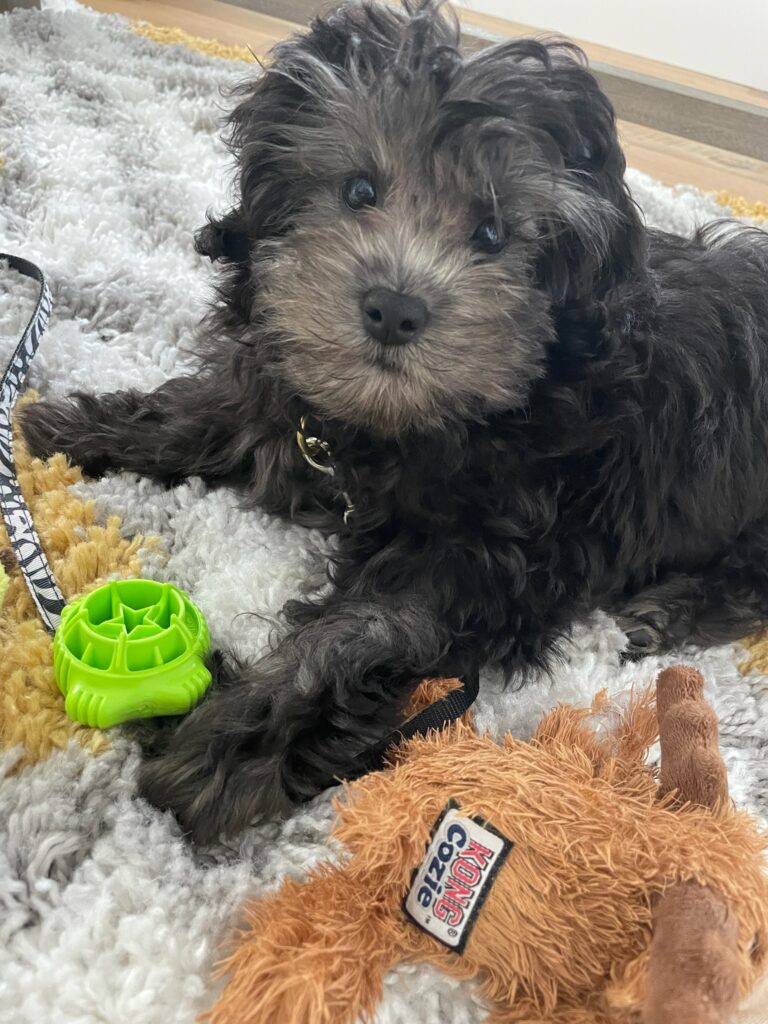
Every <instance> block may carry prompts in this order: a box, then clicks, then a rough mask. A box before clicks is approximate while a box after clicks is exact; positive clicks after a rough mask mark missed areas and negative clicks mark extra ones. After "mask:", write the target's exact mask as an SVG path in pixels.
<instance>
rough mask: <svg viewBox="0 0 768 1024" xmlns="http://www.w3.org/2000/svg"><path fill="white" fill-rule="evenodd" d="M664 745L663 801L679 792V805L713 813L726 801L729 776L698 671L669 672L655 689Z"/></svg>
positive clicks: (680, 669)
mask: <svg viewBox="0 0 768 1024" xmlns="http://www.w3.org/2000/svg"><path fill="white" fill-rule="evenodd" d="M656 707H657V714H658V718H659V734H660V740H661V784H660V787H659V796H666V794H667V793H670V792H671V791H672V790H677V802H678V803H688V802H690V803H693V804H698V805H699V806H701V807H710V808H712V809H713V810H714V808H715V807H716V806H717V805H718V804H720V803H722V802H724V801H725V800H727V799H728V777H727V774H726V770H725V764H724V762H723V759H722V757H721V756H720V750H719V747H718V727H717V716H716V715H715V712H714V711H713V710H712V708H711V707H710V706H709V704H707V702H706V701H705V700H704V680H703V679H702V676H701V673H700V672H697V671H696V669H693V668H688V667H687V666H685V665H676V666H674V667H673V668H668V669H665V670H664V671H663V672H662V673H661V675H660V676H659V679H658V682H657V684H656Z"/></svg>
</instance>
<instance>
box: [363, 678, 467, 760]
mask: <svg viewBox="0 0 768 1024" xmlns="http://www.w3.org/2000/svg"><path fill="white" fill-rule="evenodd" d="M461 683H462V685H461V687H460V688H459V689H458V690H452V691H451V692H450V693H447V694H446V695H445V696H444V697H441V698H440V700H436V701H435V703H434V704H430V705H429V707H428V708H424V710H423V711H420V712H419V713H418V714H417V715H414V716H413V718H409V719H408V721H407V722H403V724H402V725H401V726H400V727H399V728H398V729H395V731H394V732H392V733H390V734H389V736H387V738H386V739H385V740H383V741H382V742H381V743H379V744H377V745H376V746H375V747H373V748H372V749H371V750H368V751H366V752H365V753H364V754H361V755H360V756H359V757H358V759H357V764H356V766H355V769H354V771H352V772H349V773H348V774H347V775H345V776H344V778H345V780H352V779H357V778H359V777H360V776H361V775H365V774H366V772H372V771H377V770H378V769H380V768H381V767H382V764H383V762H384V760H385V757H386V753H387V750H388V749H389V748H390V747H393V746H396V745H397V744H398V743H403V742H404V741H405V740H410V739H413V737H414V736H423V735H424V734H425V733H427V732H430V730H433V729H442V728H444V727H445V726H446V725H450V723H451V722H455V721H456V719H457V718H461V716H462V715H463V714H464V712H465V711H468V710H469V709H470V708H471V707H472V705H473V704H474V703H475V701H476V700H477V695H478V692H479V690H480V668H479V666H478V665H473V666H472V668H471V669H469V670H468V671H467V672H465V673H464V674H463V675H462V676H461Z"/></svg>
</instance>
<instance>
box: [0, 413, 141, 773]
mask: <svg viewBox="0 0 768 1024" xmlns="http://www.w3.org/2000/svg"><path fill="white" fill-rule="evenodd" d="M32 400H34V396H31V395H28V396H25V397H24V398H23V399H21V401H20V402H19V406H20V407H21V406H23V405H24V404H26V403H27V402H29V401H32ZM14 455H15V457H16V467H17V471H18V477H19V483H20V485H21V490H22V492H23V494H24V497H25V498H26V501H27V504H28V505H29V508H30V511H31V513H32V517H33V519H34V522H35V527H36V528H37V532H38V535H39V536H40V540H41V541H42V544H43V547H44V548H45V551H46V554H47V555H48V560H49V562H50V564H51V568H52V569H53V573H54V575H55V577H56V580H57V582H58V584H59V586H60V587H61V589H62V591H63V593H64V596H65V597H66V598H67V599H69V598H72V597H75V596H77V595H79V594H82V593H85V592H86V591H89V590H92V589H93V588H94V587H95V586H97V585H98V584H99V583H102V582H104V581H105V580H107V579H114V578H115V577H127V576H139V575H140V574H141V560H140V558H139V549H140V548H144V549H147V548H151V547H156V546H157V545H158V543H159V542H158V541H157V540H154V541H150V542H148V541H146V540H145V539H143V538H142V537H135V538H134V539H133V540H130V541H129V540H126V539H125V538H124V537H122V536H121V534H120V520H119V518H118V517H117V516H112V517H110V518H109V519H108V520H107V522H106V523H105V524H103V525H99V524H98V523H97V521H96V509H95V506H94V504H93V502H91V501H82V500H81V499H80V498H78V497H77V495H75V494H73V493H72V491H71V490H70V486H71V485H72V484H74V483H78V482H79V481H80V480H82V476H81V474H80V470H79V469H77V468H75V467H73V466H70V465H69V463H68V462H67V459H66V458H65V456H64V455H54V456H53V458H51V459H49V460H48V461H47V462H41V461H40V460H39V459H33V458H32V457H31V456H30V454H29V452H28V451H27V449H26V446H25V445H24V443H23V441H22V439H21V437H18V436H17V437H16V439H15V442H14ZM7 547H8V535H7V533H6V532H5V529H4V527H3V526H2V525H0V548H6V549H7ZM8 561H9V563H11V570H10V574H9V581H8V590H7V593H6V596H5V601H4V602H3V606H2V608H0V664H1V665H2V687H1V688H0V748H8V747H13V746H17V745H20V746H21V747H23V749H24V756H23V759H22V761H21V763H20V764H19V765H17V768H20V767H23V766H24V765H26V764H30V763H33V762H36V761H39V760H41V759H42V758H45V757H47V756H48V754H49V753H51V751H52V750H55V749H57V748H62V747H65V746H66V745H67V744H68V743H69V742H70V740H72V739H75V740H77V741H78V742H79V743H81V744H82V745H83V746H84V747H86V748H87V749H88V750H90V751H91V752H92V753H99V752H101V751H102V750H106V749H107V748H108V746H109V741H108V739H107V736H106V734H105V733H103V732H101V731H100V730H98V729H89V728H86V727H85V726H82V725H79V724H78V723H77V722H72V721H71V720H70V719H69V718H67V716H66V714H65V713H64V699H63V697H62V696H61V693H60V692H59V689H58V687H57V685H56V681H55V679H54V676H53V656H52V645H53V640H52V638H51V636H50V634H49V633H48V632H47V630H46V629H45V627H44V626H43V624H42V622H41V620H40V617H39V616H38V614H37V610H36V608H35V605H34V603H33V601H32V598H31V596H30V594H29V591H28V590H27V588H26V586H25V584H24V580H23V578H22V576H21V573H20V572H19V570H18V569H17V568H16V569H14V567H13V564H12V559H8Z"/></svg>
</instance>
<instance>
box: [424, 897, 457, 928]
mask: <svg viewBox="0 0 768 1024" xmlns="http://www.w3.org/2000/svg"><path fill="white" fill-rule="evenodd" d="M432 913H433V914H434V915H435V917H437V918H439V919H440V920H441V921H445V923H446V924H447V925H452V926H454V927H455V926H456V925H457V924H460V923H461V919H462V918H463V917H464V914H463V913H462V911H461V909H460V908H459V907H457V906H456V904H455V903H454V902H453V901H452V900H449V899H446V897H445V896H441V897H440V899H439V900H438V901H437V903H436V904H435V906H434V910H433V911H432Z"/></svg>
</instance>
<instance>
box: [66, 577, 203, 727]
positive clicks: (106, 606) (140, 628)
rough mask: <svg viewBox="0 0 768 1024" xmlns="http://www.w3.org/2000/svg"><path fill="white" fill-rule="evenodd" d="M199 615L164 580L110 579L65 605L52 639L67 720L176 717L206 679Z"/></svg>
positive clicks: (101, 722) (98, 722)
mask: <svg viewBox="0 0 768 1024" xmlns="http://www.w3.org/2000/svg"><path fill="white" fill-rule="evenodd" d="M209 648H210V637H209V635H208V627H207V626H206V624H205V619H204V618H203V615H202V612H201V611H200V609H199V608H198V607H197V605H195V604H194V603H193V602H192V601H191V600H190V599H189V597H187V595H186V594H185V593H184V592H183V591H182V590H179V588H178V587H175V586H173V584H172V583H158V582H156V581H154V580H141V579H139V580H113V581H112V582H110V583H106V584H104V585H103V586H101V587H99V588H98V589H96V590H94V591H92V592H91V593H90V594H86V596H85V597H81V598H79V599H78V600H77V601H73V602H72V603H71V604H68V605H66V607H65V608H64V610H63V612H62V615H61V624H60V625H59V628H58V629H57V630H56V635H55V637H54V641H53V667H54V674H55V676H56V682H57V684H58V687H59V689H60V690H61V692H62V693H63V694H64V707H65V710H66V712H67V714H68V715H69V717H70V718H73V719H74V720H75V721H76V722H81V723H82V724H83V725H90V726H97V727H98V728H100V729H108V728H109V727H110V726H112V725H118V724H119V723H120V722H127V721H130V720H131V719H135V718H154V717H155V716H156V715H183V714H185V713H186V712H187V711H189V710H190V709H191V708H193V707H194V705H195V704H196V703H197V702H198V700H200V698H201V697H202V695H203V694H204V693H205V691H206V690H207V689H208V687H209V685H210V683H211V673H210V672H209V671H208V669H207V668H206V666H205V660H204V659H205V656H206V654H207V653H208V650H209Z"/></svg>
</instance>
